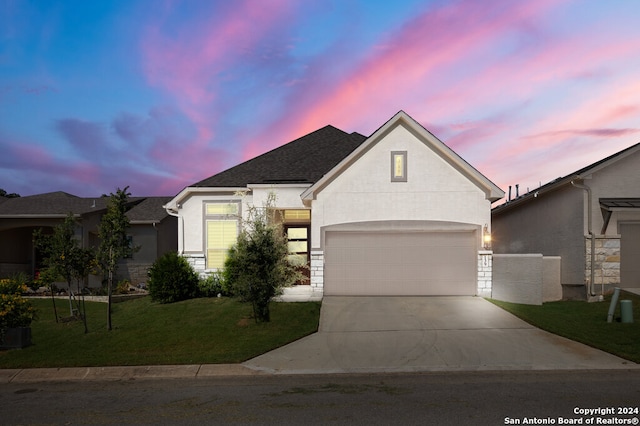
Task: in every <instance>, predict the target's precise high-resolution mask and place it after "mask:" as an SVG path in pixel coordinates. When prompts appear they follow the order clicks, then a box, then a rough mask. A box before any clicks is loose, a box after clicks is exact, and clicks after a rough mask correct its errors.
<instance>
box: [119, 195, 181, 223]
mask: <svg viewBox="0 0 640 426" xmlns="http://www.w3.org/2000/svg"><path fill="white" fill-rule="evenodd" d="M171 198H172V197H145V198H142V199H141V201H140V202H138V203H137V204H135V205H134V206H133V207H131V209H129V210H128V211H127V213H126V214H127V217H128V218H129V221H130V222H131V223H132V224H136V223H139V224H141V223H154V222H160V221H161V220H163V219H164V218H165V217H167V216H168V214H167V211H166V210H165V209H164V208H163V207H162V206H163V205H165V204H166V203H168V202H169V201H171Z"/></svg>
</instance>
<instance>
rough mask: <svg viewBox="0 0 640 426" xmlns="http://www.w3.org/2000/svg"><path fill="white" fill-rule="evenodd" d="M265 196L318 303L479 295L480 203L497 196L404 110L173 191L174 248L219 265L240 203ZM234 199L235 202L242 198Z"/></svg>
mask: <svg viewBox="0 0 640 426" xmlns="http://www.w3.org/2000/svg"><path fill="white" fill-rule="evenodd" d="M270 192H273V193H275V195H276V197H277V210H279V211H280V213H281V214H279V215H277V217H279V218H280V219H279V220H281V221H282V224H283V229H284V232H285V233H286V235H287V237H288V239H289V247H290V250H291V253H292V256H295V257H296V259H297V260H298V261H302V262H307V263H308V264H309V265H310V268H309V269H310V277H309V281H308V282H307V283H305V285H303V286H298V288H296V290H297V291H300V290H301V289H302V290H303V291H306V292H308V293H309V294H312V295H315V296H322V295H380V296H391V295H483V296H485V295H490V292H491V251H490V250H487V248H488V246H487V245H486V242H485V241H484V239H485V237H486V236H488V235H490V231H491V203H492V202H493V201H496V200H498V199H500V198H502V197H503V196H504V192H503V191H502V190H501V189H500V188H498V187H497V186H496V185H495V184H493V183H492V182H491V181H490V180H489V179H487V178H486V177H485V176H483V175H482V174H481V173H480V172H479V171H478V170H476V169H475V168H473V167H472V166H471V165H470V164H469V163H467V162H466V161H464V160H463V159H462V158H461V157H460V156H459V155H457V154H456V153H455V152H453V151H452V150H451V149H450V148H449V147H447V146H446V145H445V144H444V143H443V142H441V141H440V140H439V139H438V138H436V137H435V136H434V135H433V134H431V133H430V132H429V131H427V130H426V129H425V128H424V127H422V126H421V125H420V124H419V123H417V122H416V121H415V120H414V119H413V118H411V117H410V116H409V115H407V114H406V113H405V112H403V111H400V112H398V113H397V114H396V115H394V116H393V117H392V118H391V119H390V120H389V121H388V122H386V123H385V124H384V125H383V126H382V127H380V128H379V129H378V130H376V131H375V132H374V133H373V134H372V135H371V136H369V137H365V136H363V135H361V134H358V133H351V134H348V133H345V132H343V131H341V130H339V129H336V128H335V127H332V126H326V127H324V128H322V129H319V130H317V131H315V132H312V133H310V134H308V135H306V136H303V137H301V138H299V139H296V140H294V141H292V142H289V143H287V144H285V145H282V146H280V147H279V148H276V149H274V150H272V151H270V152H267V153H266V154H263V155H261V156H258V157H256V158H254V159H251V160H249V161H247V162H245V163H242V164H240V165H238V166H235V167H232V168H230V169H228V170H225V171H223V172H221V173H218V174H216V175H214V176H211V177H209V178H207V179H204V180H202V181H200V182H198V183H195V184H193V185H191V186H188V187H186V188H185V189H183V190H182V191H181V192H180V193H179V194H178V195H176V196H175V197H174V198H173V199H172V200H171V201H170V202H169V203H168V204H166V205H165V208H166V209H167V212H168V213H169V214H171V215H174V216H177V217H178V250H179V252H180V253H181V254H182V255H183V256H185V257H186V258H187V259H188V260H189V262H190V263H191V264H192V265H193V266H194V267H195V269H196V270H197V271H199V272H201V273H206V272H210V271H214V270H216V269H218V268H221V267H222V266H223V264H224V259H225V256H226V252H227V250H228V248H229V247H230V246H231V245H232V244H233V243H234V242H235V239H236V237H237V235H238V232H239V229H240V227H241V226H242V218H243V217H246V213H247V204H253V205H255V206H262V205H264V203H265V200H266V198H267V196H268V194H269V193H270ZM241 193H244V195H241Z"/></svg>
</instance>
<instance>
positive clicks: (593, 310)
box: [490, 291, 640, 363]
mask: <svg viewBox="0 0 640 426" xmlns="http://www.w3.org/2000/svg"><path fill="white" fill-rule="evenodd" d="M623 299H627V300H631V301H632V303H633V319H634V322H633V323H632V324H622V323H620V322H618V321H617V320H616V319H619V317H620V305H619V304H618V306H617V308H616V311H615V315H614V321H613V322H611V323H608V322H607V313H608V311H609V305H610V303H611V296H608V297H605V301H604V302H594V303H587V302H580V301H566V302H550V303H544V304H543V305H541V306H537V305H519V304H516V303H508V302H500V301H497V300H490V301H491V302H493V303H494V304H496V305H498V306H500V307H502V308H503V309H505V310H507V311H509V312H511V313H512V314H514V315H515V316H517V317H519V318H521V319H523V320H524V321H526V322H528V323H529V324H532V325H534V326H536V327H538V328H541V329H543V330H546V331H549V332H551V333H554V334H558V335H560V336H564V337H567V338H569V339H571V340H575V341H578V342H581V343H584V344H586V345H589V346H592V347H594V348H598V349H601V350H603V351H606V352H609V353H612V354H614V355H617V356H619V357H621V358H625V359H628V360H631V361H633V362H636V363H640V296H637V295H634V294H631V293H627V292H624V291H621V292H620V300H623Z"/></svg>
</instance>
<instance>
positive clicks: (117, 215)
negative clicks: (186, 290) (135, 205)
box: [98, 186, 135, 330]
mask: <svg viewBox="0 0 640 426" xmlns="http://www.w3.org/2000/svg"><path fill="white" fill-rule="evenodd" d="M128 189H129V187H128V186H127V187H125V188H124V189H120V188H118V189H117V190H116V193H115V194H114V193H111V195H110V198H109V203H108V205H107V212H106V213H105V214H104V216H102V219H101V221H100V230H99V232H98V235H99V237H100V246H99V248H98V260H99V262H100V267H101V268H102V270H103V272H105V273H106V275H107V296H108V299H107V300H108V303H107V330H111V328H112V327H111V295H112V294H113V277H114V275H115V273H116V271H117V270H118V262H119V261H120V260H121V259H124V258H125V257H128V256H131V255H132V254H133V253H134V251H135V249H134V248H133V247H131V245H130V244H129V240H128V238H127V229H128V228H129V218H128V217H127V215H126V212H127V204H128V202H129V196H130V195H131V194H130V193H128V192H127V190H128Z"/></svg>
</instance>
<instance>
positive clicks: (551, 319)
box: [0, 292, 640, 368]
mask: <svg viewBox="0 0 640 426" xmlns="http://www.w3.org/2000/svg"><path fill="white" fill-rule="evenodd" d="M620 299H630V300H632V301H633V307H634V312H633V315H634V320H635V322H634V323H632V324H622V323H620V322H618V321H616V320H614V321H613V322H612V323H607V312H608V309H609V302H610V298H609V297H607V298H606V299H605V301H604V302H601V303H586V302H579V301H564V302H552V303H545V304H544V305H542V306H533V305H518V304H513V303H506V302H498V301H496V300H491V302H493V303H495V304H496V305H498V306H500V307H502V308H503V309H505V310H507V311H509V312H511V313H513V314H514V315H516V316H518V317H520V318H522V319H523V320H525V321H527V322H529V323H531V324H533V325H535V326H537V327H539V328H541V329H544V330H547V331H549V332H552V333H555V334H558V335H561V336H564V337H567V338H570V339H572V340H576V341H579V342H582V343H585V344H587V345H589V346H593V347H595V348H599V349H601V350H604V351H607V352H610V353H612V354H615V355H617V356H620V357H622V358H626V359H629V360H631V361H634V362H636V363H640V296H636V295H632V294H629V293H625V292H622V293H621V295H620ZM34 304H35V306H36V307H37V308H38V310H39V319H38V320H37V321H35V322H34V323H33V324H32V331H33V345H32V346H30V347H28V348H25V349H22V350H12V351H0V368H30V367H78V366H109V365H154V364H156V365H159V364H205V363H206V364H209V363H211V364H220V363H239V362H242V361H245V360H247V359H250V358H253V357H255V356H257V355H260V354H262V353H265V352H267V351H269V350H271V349H274V348H277V347H280V346H282V345H285V344H287V343H289V342H292V341H294V340H297V339H299V338H301V337H304V336H306V335H309V334H311V333H314V332H316V331H317V329H318V321H319V316H320V303H319V302H308V303H272V305H271V315H272V320H271V322H268V323H259V324H258V323H255V322H254V320H253V319H251V318H250V315H251V312H252V311H251V306H250V305H248V304H244V303H240V302H238V301H236V300H234V299H229V298H212V299H206V298H205V299H193V300H188V301H184V302H179V303H173V304H164V305H163V304H158V303H153V302H151V300H150V298H149V297H145V298H142V299H136V300H130V301H126V302H122V303H117V304H114V305H113V309H114V312H113V324H114V330H112V331H111V332H108V331H107V330H106V316H107V314H106V304H104V303H96V302H87V318H88V325H89V333H87V334H85V333H84V326H83V324H82V322H80V321H73V322H60V323H56V322H55V320H54V315H53V310H52V306H51V300H50V299H36V300H34ZM57 306H58V313H59V314H61V313H62V314H64V313H68V305H67V303H66V302H65V301H64V300H57ZM619 316H620V309H619V307H618V308H617V310H616V313H615V317H616V318H618V317H619Z"/></svg>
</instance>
